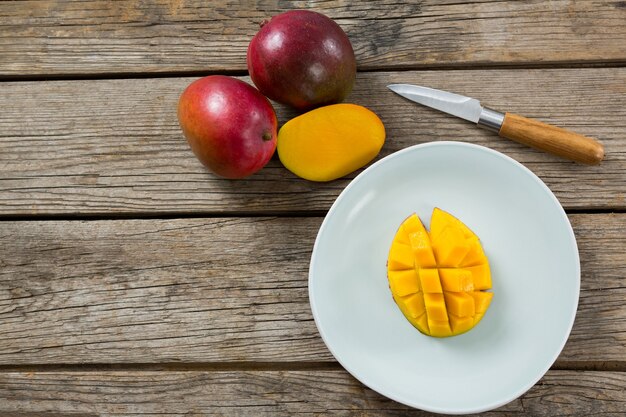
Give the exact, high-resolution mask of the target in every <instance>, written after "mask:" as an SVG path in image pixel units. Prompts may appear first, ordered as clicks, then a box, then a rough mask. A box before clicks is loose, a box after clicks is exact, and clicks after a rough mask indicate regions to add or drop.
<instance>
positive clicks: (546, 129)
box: [498, 113, 604, 165]
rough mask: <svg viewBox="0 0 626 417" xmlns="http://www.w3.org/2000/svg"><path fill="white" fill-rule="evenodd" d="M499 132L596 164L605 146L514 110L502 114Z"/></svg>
mask: <svg viewBox="0 0 626 417" xmlns="http://www.w3.org/2000/svg"><path fill="white" fill-rule="evenodd" d="M498 134H499V135H500V136H502V137H505V138H508V139H512V140H514V141H516V142H520V143H523V144H525V145H528V146H532V147H533V148H537V149H541V150H543V151H546V152H550V153H552V154H554V155H558V156H561V157H563V158H567V159H570V160H572V161H576V162H581V163H583V164H590V165H595V164H599V163H600V161H602V159H603V158H604V147H603V146H602V144H601V143H600V142H598V141H597V140H595V139H592V138H588V137H587V136H583V135H579V134H577V133H574V132H570V131H569V130H565V129H561V128H560V127H556V126H552V125H549V124H546V123H542V122H540V121H538V120H534V119H528V118H526V117H522V116H518V115H517V114H512V113H506V114H505V115H504V122H503V123H502V127H500V131H499V132H498Z"/></svg>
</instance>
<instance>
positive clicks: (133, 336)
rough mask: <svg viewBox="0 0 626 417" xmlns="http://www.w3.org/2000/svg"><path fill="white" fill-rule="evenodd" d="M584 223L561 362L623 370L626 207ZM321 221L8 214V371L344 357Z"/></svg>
mask: <svg viewBox="0 0 626 417" xmlns="http://www.w3.org/2000/svg"><path fill="white" fill-rule="evenodd" d="M571 221H572V223H573V225H574V229H575V232H576V236H577V239H578V245H579V250H580V256H581V264H582V292H581V297H580V304H579V310H578V314H577V317H576V322H575V325H574V330H573V332H572V334H571V336H570V339H569V341H568V343H567V345H566V347H565V350H564V351H563V353H562V354H561V356H560V358H559V361H561V363H565V364H567V366H580V367H591V368H593V366H594V365H593V363H596V364H602V363H615V364H618V365H619V366H621V367H623V366H625V365H626V305H625V304H624V302H623V300H624V297H625V296H626V286H625V285H624V281H623V277H624V275H625V274H626V265H624V262H623V261H624V254H626V246H625V245H626V241H625V240H624V236H623V231H624V230H626V214H614V215H612V214H606V215H604V214H594V215H583V214H580V215H572V216H571ZM320 223H321V218H306V217H305V218H221V219H178V220H154V219H153V220H108V221H86V222H85V221H69V222H67V221H45V222H6V221H5V222H0V237H1V238H2V242H3V245H2V246H1V247H0V262H1V268H0V365H16V364H24V365H27V364H33V363H34V364H56V363H69V364H76V363H96V364H97V363H172V362H213V363H229V362H242V361H243V362H320V361H333V358H332V356H331V354H330V353H329V352H328V350H327V349H326V347H325V345H324V344H323V342H322V340H321V339H320V337H319V336H318V332H317V329H316V327H315V324H314V322H313V319H312V316H311V312H310V307H309V301H308V290H307V273H308V266H309V259H310V253H311V250H312V245H313V242H314V240H315V236H316V234H317V230H318V228H319V225H320ZM586 369H587V368H586Z"/></svg>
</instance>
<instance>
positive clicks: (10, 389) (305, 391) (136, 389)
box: [0, 370, 626, 417]
mask: <svg viewBox="0 0 626 417" xmlns="http://www.w3.org/2000/svg"><path fill="white" fill-rule="evenodd" d="M625 408H626V374H625V373H618V372H589V371H587V372H576V371H549V372H548V373H547V374H546V375H545V376H544V377H543V378H542V379H541V380H540V381H539V382H538V383H537V385H535V386H534V387H533V388H531V389H530V390H529V391H528V392H527V393H526V394H524V395H523V396H522V397H520V398H518V399H516V400H513V401H512V402H510V403H508V404H506V405H504V406H502V407H500V408H498V409H496V410H494V411H491V412H489V415H493V416H511V415H515V416H521V417H524V416H585V417H587V416H600V415H602V416H607V417H611V416H615V417H618V416H623V411H624V409H625ZM14 413H17V414H14ZM53 413H58V414H53ZM0 415H11V416H14V417H24V416H32V417H34V416H38V417H52V416H53V415H54V416H59V415H63V416H76V417H78V416H79V415H80V416H83V417H87V416H89V417H92V416H101V417H103V416H112V415H116V416H117V415H125V416H134V415H160V416H161V415H163V416H201V415H202V416H207V415H210V416H214V415H215V416H224V415H229V416H231V415H233V416H255V417H256V416H272V417H281V416H286V417H287V416H289V417H290V416H327V415H333V416H355V415H358V416H372V417H373V416H376V417H379V416H398V417H400V416H416V417H417V416H422V417H425V416H436V415H440V414H431V413H427V412H424V411H421V410H417V409H412V408H410V407H407V406H405V405H402V404H400V403H397V402H395V401H392V400H389V399H387V398H385V397H383V396H382V395H380V394H378V393H376V392H374V391H372V390H370V389H369V388H367V387H365V386H363V385H362V384H361V383H359V382H358V381H357V380H355V379H354V378H352V377H351V376H350V375H349V374H348V373H347V372H345V371H343V370H328V371H278V372H276V371H247V372H234V371H230V372H167V373H165V372H133V371H125V372H98V373H86V372H29V373H23V372H9V373H3V374H0ZM477 415H478V414H473V416H477Z"/></svg>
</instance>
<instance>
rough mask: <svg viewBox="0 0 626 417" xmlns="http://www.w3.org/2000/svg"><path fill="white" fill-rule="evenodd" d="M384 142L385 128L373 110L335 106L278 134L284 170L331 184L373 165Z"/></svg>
mask: <svg viewBox="0 0 626 417" xmlns="http://www.w3.org/2000/svg"><path fill="white" fill-rule="evenodd" d="M384 143H385V126H384V125H383V122H382V121H381V120H380V119H379V118H378V116H377V115H376V114H375V113H374V112H372V111H371V110H369V109H367V108H365V107H363V106H359V105H356V104H348V103H342V104H334V105H331V106H324V107H320V108H317V109H315V110H311V111H309V112H307V113H304V114H302V115H300V116H298V117H295V118H293V119H291V120H289V121H288V122H287V123H285V124H284V125H283V127H281V128H280V131H279V132H278V142H277V148H276V149H277V151H278V157H279V158H280V161H281V162H282V163H283V165H284V166H285V168H287V169H288V170H289V171H291V172H293V173H294V174H296V175H297V176H299V177H301V178H304V179H307V180H310V181H320V182H324V181H332V180H334V179H337V178H341V177H343V176H344V175H347V174H349V173H351V172H353V171H356V170H357V169H359V168H362V167H364V166H365V165H367V164H368V163H369V162H371V161H372V160H373V159H374V158H375V157H376V155H378V153H379V152H380V149H381V148H382V146H383V144H384Z"/></svg>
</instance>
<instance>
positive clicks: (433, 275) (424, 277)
mask: <svg viewBox="0 0 626 417" xmlns="http://www.w3.org/2000/svg"><path fill="white" fill-rule="evenodd" d="M417 271H418V275H419V278H420V287H421V288H422V291H423V292H427V293H442V292H443V290H442V288H441V281H440V280H439V272H438V271H437V269H427V268H420V269H418V270H417Z"/></svg>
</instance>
